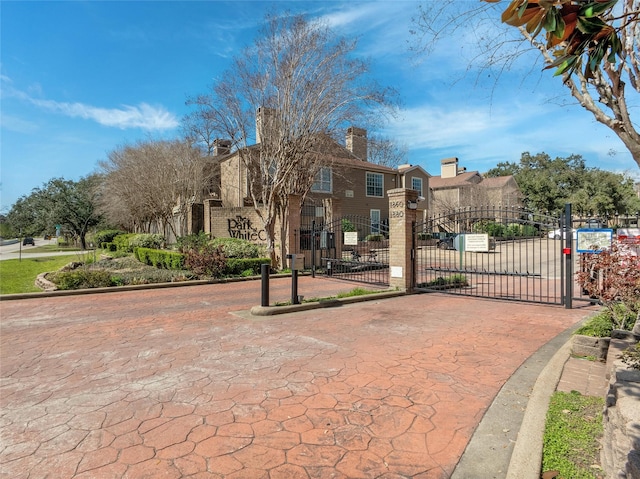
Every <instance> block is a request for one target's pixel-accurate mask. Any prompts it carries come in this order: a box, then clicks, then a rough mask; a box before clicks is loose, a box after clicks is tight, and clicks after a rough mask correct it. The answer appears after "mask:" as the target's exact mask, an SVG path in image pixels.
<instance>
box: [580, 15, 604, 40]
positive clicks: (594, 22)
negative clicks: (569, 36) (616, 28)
mask: <svg viewBox="0 0 640 479" xmlns="http://www.w3.org/2000/svg"><path fill="white" fill-rule="evenodd" d="M606 27H607V24H606V23H604V22H603V21H602V20H601V19H599V18H597V17H596V18H585V17H581V16H579V15H578V30H580V31H581V32H582V33H584V34H585V35H595V34H596V33H598V32H600V31H602V29H603V28H606Z"/></svg>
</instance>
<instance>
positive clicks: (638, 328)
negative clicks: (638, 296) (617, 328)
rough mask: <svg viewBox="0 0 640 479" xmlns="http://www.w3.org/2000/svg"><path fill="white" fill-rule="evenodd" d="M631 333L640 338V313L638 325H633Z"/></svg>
mask: <svg viewBox="0 0 640 479" xmlns="http://www.w3.org/2000/svg"><path fill="white" fill-rule="evenodd" d="M631 332H632V333H633V335H634V336H635V337H636V338H640V313H638V319H636V324H634V325H633V329H632V330H631Z"/></svg>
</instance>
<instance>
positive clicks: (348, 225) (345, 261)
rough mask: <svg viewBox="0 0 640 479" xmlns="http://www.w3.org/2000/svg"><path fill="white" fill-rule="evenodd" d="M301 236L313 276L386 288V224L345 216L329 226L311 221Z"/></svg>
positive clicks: (387, 283) (387, 275)
mask: <svg viewBox="0 0 640 479" xmlns="http://www.w3.org/2000/svg"><path fill="white" fill-rule="evenodd" d="M304 233H305V232H303V234H301V242H300V247H301V249H303V250H305V249H306V250H311V268H312V271H313V273H314V274H324V275H328V276H331V277H334V278H339V279H344V280H349V281H356V282H359V283H367V284H375V285H379V286H388V285H389V226H388V220H383V221H379V222H377V221H374V220H372V219H371V218H367V217H361V216H354V215H348V216H343V217H342V218H340V219H338V220H334V221H332V222H329V223H323V222H322V221H314V222H313V223H312V225H311V228H310V230H307V231H306V234H304Z"/></svg>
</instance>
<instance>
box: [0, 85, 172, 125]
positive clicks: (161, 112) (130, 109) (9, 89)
mask: <svg viewBox="0 0 640 479" xmlns="http://www.w3.org/2000/svg"><path fill="white" fill-rule="evenodd" d="M0 79H1V80H2V84H3V85H2V87H3V88H2V95H3V97H5V98H17V99H19V100H21V101H24V102H28V103H31V104H32V105H35V106H37V107H39V108H42V109H45V110H49V111H51V112H54V113H59V114H62V115H65V116H68V117H72V118H82V119H85V120H92V121H95V122H96V123H99V124H100V125H104V126H109V127H113V128H120V129H127V128H140V129H142V130H148V131H158V130H170V129H172V128H175V127H177V126H178V125H179V121H178V119H177V118H176V116H175V115H174V114H173V113H171V112H169V111H167V110H166V109H165V108H164V107H162V106H153V105H149V104H148V103H140V104H138V105H136V106H131V105H122V106H121V107H119V108H100V107H96V106H92V105H87V104H84V103H70V102H59V101H54V100H45V99H40V98H35V97H33V96H32V95H30V94H28V93H26V92H24V91H21V90H18V89H16V88H14V87H13V86H12V81H11V79H10V78H9V77H7V76H5V75H2V77H1V78H0ZM38 90H39V88H38ZM12 124H13V125H18V127H20V128H24V127H26V126H28V125H29V122H28V121H26V120H21V122H19V121H18V119H17V118H14V119H13V120H12ZM16 131H18V130H16Z"/></svg>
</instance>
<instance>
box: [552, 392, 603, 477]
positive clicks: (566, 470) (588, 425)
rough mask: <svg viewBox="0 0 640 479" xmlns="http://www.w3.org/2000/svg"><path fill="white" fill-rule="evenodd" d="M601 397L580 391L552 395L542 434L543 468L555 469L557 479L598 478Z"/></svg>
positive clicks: (599, 474)
mask: <svg viewBox="0 0 640 479" xmlns="http://www.w3.org/2000/svg"><path fill="white" fill-rule="evenodd" d="M603 407H604V399H603V398H599V397H591V396H583V395H581V394H580V393H579V392H576V391H572V392H570V393H566V392H556V393H555V394H554V395H553V396H552V397H551V402H550V404H549V411H548V412H547V422H546V426H545V433H544V449H543V453H542V471H543V472H544V471H551V470H555V471H558V472H559V475H558V476H557V477H558V478H559V479H599V478H601V477H603V473H602V469H600V466H599V464H600V443H599V440H598V439H599V437H600V436H601V435H602V408H603Z"/></svg>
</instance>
